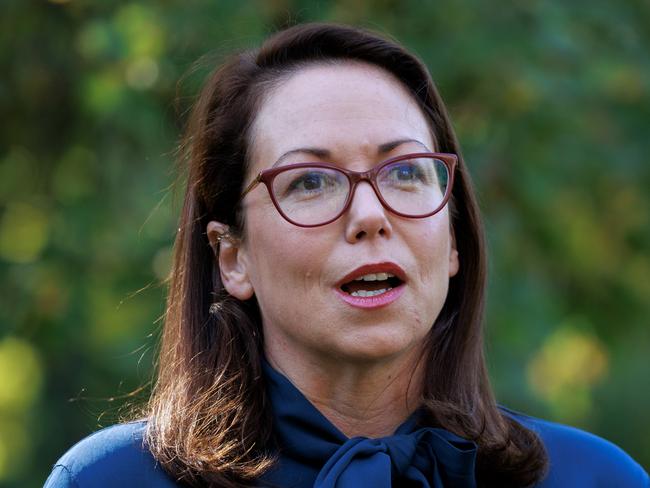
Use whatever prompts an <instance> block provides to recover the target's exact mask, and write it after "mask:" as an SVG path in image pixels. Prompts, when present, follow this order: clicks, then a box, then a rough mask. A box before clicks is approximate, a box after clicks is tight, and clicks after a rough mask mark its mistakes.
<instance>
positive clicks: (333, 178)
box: [241, 153, 458, 227]
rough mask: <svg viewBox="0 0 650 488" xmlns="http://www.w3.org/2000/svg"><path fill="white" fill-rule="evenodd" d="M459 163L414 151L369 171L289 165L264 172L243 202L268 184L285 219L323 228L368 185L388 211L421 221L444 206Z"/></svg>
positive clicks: (452, 156)
mask: <svg viewBox="0 0 650 488" xmlns="http://www.w3.org/2000/svg"><path fill="white" fill-rule="evenodd" d="M457 162H458V157H457V156H456V155H455V154H442V153H415V154H404V155H402V156H397V157H395V158H391V159H388V160H386V161H384V162H382V163H380V164H378V165H377V166H375V167H374V168H372V169H371V170H369V171H351V170H347V169H344V168H340V167H338V166H336V165H333V164H330V163H297V164H288V165H286V166H279V167H275V168H270V169H267V170H264V171H262V172H260V173H259V174H258V175H257V177H256V178H255V179H254V180H253V181H252V182H251V183H250V185H248V187H246V189H245V190H244V191H243V193H242V195H241V198H242V199H243V198H244V197H245V196H246V195H247V194H248V193H249V192H250V191H252V190H253V189H254V188H255V187H256V186H257V185H259V184H260V183H264V184H265V185H266V188H267V189H268V191H269V195H270V196H271V200H272V201H273V204H274V205H275V208H276V209H277V210H278V212H280V215H282V217H284V218H285V219H286V220H287V221H289V222H291V223H292V224H294V225H297V226H299V227H318V226H320V225H326V224H329V223H330V222H333V221H335V220H336V219H338V218H339V217H340V216H341V215H343V213H344V212H345V211H346V210H347V209H348V207H349V206H350V203H351V202H352V198H353V197H354V191H355V189H356V187H357V184H358V183H359V182H360V181H367V182H368V183H370V185H371V186H372V188H373V190H374V191H375V194H376V195H377V198H379V201H380V202H381V204H382V205H383V206H384V208H386V209H387V210H389V211H390V212H392V213H394V214H396V215H399V216H401V217H408V218H413V219H419V218H424V217H430V216H431V215H434V214H435V213H436V212H439V211H440V210H441V209H442V208H443V207H444V206H445V204H446V203H447V201H448V200H449V197H450V196H451V188H452V186H453V182H454V169H455V167H456V164H457Z"/></svg>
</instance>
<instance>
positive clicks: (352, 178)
mask: <svg viewBox="0 0 650 488" xmlns="http://www.w3.org/2000/svg"><path fill="white" fill-rule="evenodd" d="M422 157H426V158H431V159H439V160H440V161H442V162H443V163H444V164H445V166H447V171H448V172H449V179H448V181H447V188H446V190H445V195H444V197H443V198H442V202H441V203H440V205H438V207H437V208H436V209H435V210H433V211H432V212H427V213H425V214H421V215H408V214H404V213H402V212H398V211H397V210H395V209H394V208H393V207H391V206H390V205H389V204H388V202H386V200H384V197H382V195H381V192H380V191H379V187H378V186H377V174H378V173H379V171H381V169H382V168H383V167H384V166H387V165H389V164H392V163H397V162H399V161H403V160H406V159H413V158H422ZM457 164H458V156H456V155H455V154H449V153H431V152H421V153H411V154H403V155H401V156H396V157H394V158H390V159H387V160H386V161H383V162H381V163H379V164H378V165H377V166H375V167H374V168H372V169H369V170H368V171H352V170H349V169H345V168H341V167H340V166H337V165H335V164H332V163H320V162H318V163H317V162H313V163H309V162H305V163H295V164H287V165H285V166H278V167H275V168H269V169H265V170H264V171H261V172H260V173H258V175H257V176H256V177H255V179H254V180H253V181H251V182H250V184H249V185H248V186H247V187H246V189H245V190H244V191H243V192H242V194H241V197H240V201H241V200H243V199H244V197H245V196H246V195H247V194H248V193H249V192H250V191H251V190H253V189H254V188H255V187H256V186H257V185H259V184H260V183H264V185H265V186H266V189H267V191H268V192H269V196H270V197H271V201H272V202H273V205H274V206H275V208H276V210H277V211H278V212H279V213H280V215H281V216H282V217H283V218H284V219H285V220H286V221H287V222H289V223H291V224H293V225H296V226H298V227H320V226H321V225H327V224H330V223H332V222H334V221H335V220H336V219H338V218H339V217H340V216H341V215H343V214H344V213H345V212H346V211H347V210H348V208H349V207H350V204H351V203H352V199H353V198H354V192H355V191H356V189H357V184H358V183H359V182H360V181H367V182H368V183H370V186H372V189H373V190H374V192H375V195H377V198H378V199H379V201H380V202H381V204H382V206H383V207H384V208H385V209H386V210H388V211H389V212H391V213H394V214H395V215H399V216H400V217H405V218H409V219H423V218H425V217H431V216H432V215H435V214H436V213H438V212H440V210H442V209H443V207H444V206H445V205H446V204H447V202H448V201H449V198H450V197H451V193H452V188H453V186H454V171H455V169H456V165H457ZM297 168H327V169H334V170H337V171H340V172H341V173H343V174H344V175H345V176H346V177H347V179H348V181H349V183H350V190H349V191H348V197H347V199H346V201H345V203H344V204H343V207H342V208H341V211H340V212H339V213H338V214H336V215H335V216H334V217H333V218H331V219H329V220H327V221H326V222H322V223H318V224H299V223H298V222H294V221H293V220H291V219H290V218H289V217H287V215H285V213H284V212H283V211H282V208H281V207H280V204H279V203H278V201H277V200H276V199H275V194H274V193H273V180H274V179H275V177H276V176H277V175H278V174H280V173H282V172H284V171H287V170H289V169H297Z"/></svg>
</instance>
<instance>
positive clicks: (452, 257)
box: [449, 227, 460, 278]
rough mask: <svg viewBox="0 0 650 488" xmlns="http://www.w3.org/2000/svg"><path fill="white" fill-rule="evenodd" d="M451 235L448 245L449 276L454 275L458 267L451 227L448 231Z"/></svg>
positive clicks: (454, 236) (456, 250)
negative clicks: (449, 244)
mask: <svg viewBox="0 0 650 488" xmlns="http://www.w3.org/2000/svg"><path fill="white" fill-rule="evenodd" d="M449 233H450V236H451V246H450V247H449V277H450V278H451V277H452V276H456V274H457V273H458V270H459V269H460V263H459V261H458V249H457V248H456V235H455V234H454V229H453V227H452V228H451V229H450V231H449Z"/></svg>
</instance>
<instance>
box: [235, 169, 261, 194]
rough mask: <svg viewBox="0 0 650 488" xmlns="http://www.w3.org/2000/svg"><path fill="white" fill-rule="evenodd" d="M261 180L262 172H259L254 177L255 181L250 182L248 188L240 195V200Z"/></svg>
mask: <svg viewBox="0 0 650 488" xmlns="http://www.w3.org/2000/svg"><path fill="white" fill-rule="evenodd" d="M260 181H262V173H259V174H258V175H257V176H256V177H255V179H254V180H253V181H251V182H250V184H249V185H248V186H247V187H246V189H245V190H244V191H243V192H242V194H241V196H240V197H239V199H240V200H241V199H243V198H244V197H245V196H246V195H247V194H248V192H250V191H251V190H252V189H253V188H255V187H256V186H257V185H258V184H259V182H260Z"/></svg>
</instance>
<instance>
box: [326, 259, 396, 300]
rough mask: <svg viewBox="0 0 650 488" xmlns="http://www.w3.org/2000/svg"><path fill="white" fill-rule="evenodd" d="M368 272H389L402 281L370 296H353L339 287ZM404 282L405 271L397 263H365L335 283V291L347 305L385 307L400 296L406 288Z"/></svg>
mask: <svg viewBox="0 0 650 488" xmlns="http://www.w3.org/2000/svg"><path fill="white" fill-rule="evenodd" d="M369 273H390V274H393V275H395V276H396V277H397V278H399V279H400V280H401V281H402V283H401V284H400V285H399V286H397V287H395V288H393V289H391V290H389V291H387V292H385V293H382V294H381V295H375V296H372V297H353V296H352V295H350V294H349V293H345V292H344V291H343V290H342V289H341V286H343V285H344V284H345V283H348V282H350V281H353V280H354V279H356V278H358V277H360V276H363V275H366V274H369ZM405 283H406V273H405V272H404V270H403V269H402V268H401V267H400V266H399V265H397V264H395V263H390V262H386V263H377V264H366V265H363V266H360V267H358V268H357V269H355V270H354V271H352V272H351V273H348V274H347V275H345V277H344V278H343V279H342V280H341V281H340V282H339V283H338V284H337V286H336V288H335V291H336V293H337V295H338V296H339V297H340V298H341V299H342V300H343V301H344V302H346V303H347V304H349V305H352V306H353V307H358V308H366V309H368V308H379V307H385V306H386V305H390V304H391V303H393V302H394V301H395V300H397V299H398V298H399V297H400V296H402V294H403V293H404V290H405V289H406V287H405Z"/></svg>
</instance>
